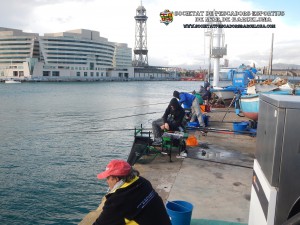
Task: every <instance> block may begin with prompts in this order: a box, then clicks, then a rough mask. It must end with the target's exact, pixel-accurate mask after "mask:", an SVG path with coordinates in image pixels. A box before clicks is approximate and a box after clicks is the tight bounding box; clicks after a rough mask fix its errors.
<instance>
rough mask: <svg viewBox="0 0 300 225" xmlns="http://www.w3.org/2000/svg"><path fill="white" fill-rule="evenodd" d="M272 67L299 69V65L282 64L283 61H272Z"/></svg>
mask: <svg viewBox="0 0 300 225" xmlns="http://www.w3.org/2000/svg"><path fill="white" fill-rule="evenodd" d="M272 68H273V69H277V70H286V69H300V65H296V64H284V63H274V64H273V66H272Z"/></svg>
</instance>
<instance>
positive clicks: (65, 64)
mask: <svg viewBox="0 0 300 225" xmlns="http://www.w3.org/2000/svg"><path fill="white" fill-rule="evenodd" d="M133 73H134V70H133V67H132V49H131V48H129V47H128V46H127V44H123V43H114V42H109V41H108V40H107V39H106V38H104V37H101V36H100V33H99V32H98V31H92V30H85V29H78V30H70V31H65V32H61V33H46V34H44V36H39V35H38V34H36V33H25V32H23V31H21V30H17V29H10V28H1V27H0V79H1V80H5V79H10V78H13V79H30V80H35V79H37V80H50V81H51V80H109V79H120V78H121V79H122V78H130V77H133Z"/></svg>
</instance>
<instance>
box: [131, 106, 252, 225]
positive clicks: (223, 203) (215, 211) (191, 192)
mask: <svg viewBox="0 0 300 225" xmlns="http://www.w3.org/2000/svg"><path fill="white" fill-rule="evenodd" d="M226 112H227V111H226V110H224V109H223V111H220V110H217V111H213V112H211V113H209V115H210V120H211V121H212V122H210V124H209V127H218V128H222V129H224V130H226V129H228V130H232V123H231V122H233V121H247V119H246V118H243V117H238V116H236V115H235V114H234V113H233V112H232V111H231V110H230V111H229V112H227V113H226ZM225 114H226V116H225V118H224V120H223V122H221V121H222V119H223V117H224V115H225ZM226 121H227V122H226ZM228 121H230V122H228ZM189 133H190V134H193V135H195V136H196V137H197V139H198V142H199V146H200V147H199V146H195V147H188V157H187V158H184V159H177V158H176V154H177V152H176V151H175V152H173V155H172V161H173V162H169V160H168V156H165V155H161V156H159V157H157V158H156V159H155V160H154V161H152V162H151V163H148V164H136V165H135V167H136V168H137V169H138V170H139V171H140V172H141V175H142V176H144V177H146V178H147V179H149V180H150V181H151V182H152V184H153V186H154V188H155V189H156V190H157V192H158V193H159V194H160V196H161V197H162V198H163V200H164V201H165V202H167V201H174V200H183V201H187V202H190V203H192V204H193V206H194V208H193V212H192V222H191V224H192V225H202V224H210V225H213V224H224V225H225V224H247V223H248V216H249V205H250V191H251V184H252V173H253V171H252V165H253V159H254V152H255V148H256V138H255V137H253V136H250V135H239V134H234V133H232V132H208V134H207V136H202V135H201V133H200V132H199V131H189ZM201 146H202V147H201ZM204 147H205V148H204ZM202 150H204V151H205V152H206V155H205V156H202V155H201V156H199V155H198V156H197V157H194V156H195V154H193V153H195V152H201V151H202ZM190 156H191V157H190Z"/></svg>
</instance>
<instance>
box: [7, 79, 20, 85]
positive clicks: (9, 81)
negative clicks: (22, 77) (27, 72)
mask: <svg viewBox="0 0 300 225" xmlns="http://www.w3.org/2000/svg"><path fill="white" fill-rule="evenodd" d="M5 83H6V84H21V81H19V80H6V81H5Z"/></svg>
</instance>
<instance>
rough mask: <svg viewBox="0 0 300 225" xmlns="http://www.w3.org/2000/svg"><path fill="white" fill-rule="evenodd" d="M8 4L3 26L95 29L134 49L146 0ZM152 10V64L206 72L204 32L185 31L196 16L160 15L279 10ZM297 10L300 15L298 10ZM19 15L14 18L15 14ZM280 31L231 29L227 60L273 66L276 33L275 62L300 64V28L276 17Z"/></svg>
mask: <svg viewBox="0 0 300 225" xmlns="http://www.w3.org/2000/svg"><path fill="white" fill-rule="evenodd" d="M1 4H2V7H1V8H2V9H5V10H2V11H3V12H2V13H1V14H0V21H1V22H2V24H1V26H3V27H11V28H16V29H23V30H24V31H27V32H34V33H40V34H41V35H43V34H44V33H51V32H62V31H66V30H72V29H79V28H83V29H91V30H96V31H99V32H100V35H101V36H103V37H106V38H108V40H109V41H113V42H121V43H127V44H128V45H129V47H131V48H134V43H135V40H134V38H135V20H134V16H135V14H136V11H135V10H136V8H137V7H138V6H139V5H140V0H110V1H104V0H56V1H55V0H51V1H50V0H48V1H47V0H28V1H21V0H11V1H5V3H1ZM143 5H144V7H145V8H146V10H147V16H148V20H147V34H148V39H147V42H148V45H147V46H148V50H149V53H148V58H149V63H150V65H159V66H186V67H190V68H199V67H203V66H204V63H206V66H207V64H208V60H207V57H208V56H207V55H208V51H207V48H208V41H207V40H206V39H205V37H204V29H202V28H195V29H184V28H183V24H184V23H195V21H194V20H195V17H193V16H190V17H188V16H181V17H179V16H176V17H175V18H174V21H173V23H171V24H169V25H168V26H166V25H164V24H162V23H160V17H159V13H160V12H161V11H163V10H165V9H169V10H171V11H184V10H195V11H207V10H214V9H215V10H222V11H226V10H229V11H235V10H237V11H252V10H274V9H272V8H270V9H267V8H261V7H260V8H257V4H254V3H253V2H251V1H247V2H245V1H242V0H228V1H222V0H210V1H201V2H200V1H199V0H178V1H171V0H165V1H158V0H144V1H143ZM295 10H297V9H295ZM11 12H13V13H11ZM272 20H273V21H272V23H274V24H276V29H225V30H224V32H225V43H226V44H227V48H228V50H227V52H228V54H227V56H226V58H227V59H229V62H230V65H231V66H237V65H239V64H241V63H244V64H250V63H251V62H255V63H256V65H257V66H266V65H267V64H268V60H269V55H270V49H271V36H272V33H274V35H275V38H274V57H273V59H274V62H278V63H296V64H297V63H299V60H300V58H299V57H300V56H298V55H299V54H298V53H297V51H296V49H299V47H300V41H299V32H300V29H299V28H300V25H299V23H298V25H295V24H294V25H293V26H290V25H288V24H287V23H286V20H285V18H284V17H272Z"/></svg>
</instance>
